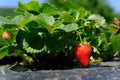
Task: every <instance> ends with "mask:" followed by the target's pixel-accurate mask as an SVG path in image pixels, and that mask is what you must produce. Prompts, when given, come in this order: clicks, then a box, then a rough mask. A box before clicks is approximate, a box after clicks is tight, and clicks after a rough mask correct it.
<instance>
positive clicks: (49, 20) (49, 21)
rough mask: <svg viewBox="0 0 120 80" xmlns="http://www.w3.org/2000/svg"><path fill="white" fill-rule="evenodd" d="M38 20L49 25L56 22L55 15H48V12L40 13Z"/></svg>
mask: <svg viewBox="0 0 120 80" xmlns="http://www.w3.org/2000/svg"><path fill="white" fill-rule="evenodd" d="M38 20H39V21H41V22H43V23H45V24H47V25H49V26H53V25H54V23H55V19H54V17H53V16H48V15H47V14H40V15H38Z"/></svg>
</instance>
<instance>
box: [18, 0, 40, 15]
mask: <svg viewBox="0 0 120 80" xmlns="http://www.w3.org/2000/svg"><path fill="white" fill-rule="evenodd" d="M39 9H40V4H39V3H38V1H33V0H32V1H30V2H28V3H26V4H23V3H22V2H20V1H19V2H18V8H17V9H16V12H18V13H21V14H24V13H25V12H30V13H33V14H38V13H39Z"/></svg>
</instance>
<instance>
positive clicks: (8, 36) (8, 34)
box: [2, 31, 12, 41]
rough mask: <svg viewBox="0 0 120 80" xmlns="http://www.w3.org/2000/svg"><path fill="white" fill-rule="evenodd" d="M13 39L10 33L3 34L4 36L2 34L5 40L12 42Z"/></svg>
mask: <svg viewBox="0 0 120 80" xmlns="http://www.w3.org/2000/svg"><path fill="white" fill-rule="evenodd" d="M11 37H12V35H11V33H10V32H8V31H5V32H3V34H2V38H3V40H6V41H9V40H11Z"/></svg>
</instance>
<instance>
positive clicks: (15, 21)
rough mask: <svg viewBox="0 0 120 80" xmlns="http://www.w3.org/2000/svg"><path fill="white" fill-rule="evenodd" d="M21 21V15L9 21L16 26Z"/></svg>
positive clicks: (22, 17)
mask: <svg viewBox="0 0 120 80" xmlns="http://www.w3.org/2000/svg"><path fill="white" fill-rule="evenodd" d="M23 19H24V16H23V15H18V16H16V17H14V18H13V19H11V21H12V22H14V23H15V24H16V25H19V24H20V23H21V22H22V20H23Z"/></svg>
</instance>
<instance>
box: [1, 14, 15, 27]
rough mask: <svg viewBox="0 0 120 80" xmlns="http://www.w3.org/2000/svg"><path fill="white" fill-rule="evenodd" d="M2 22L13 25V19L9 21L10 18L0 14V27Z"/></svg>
mask: <svg viewBox="0 0 120 80" xmlns="http://www.w3.org/2000/svg"><path fill="white" fill-rule="evenodd" d="M4 24H10V25H13V24H15V23H14V22H13V21H11V20H10V19H8V18H6V17H3V16H0V27H1V26H2V25H4Z"/></svg>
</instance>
